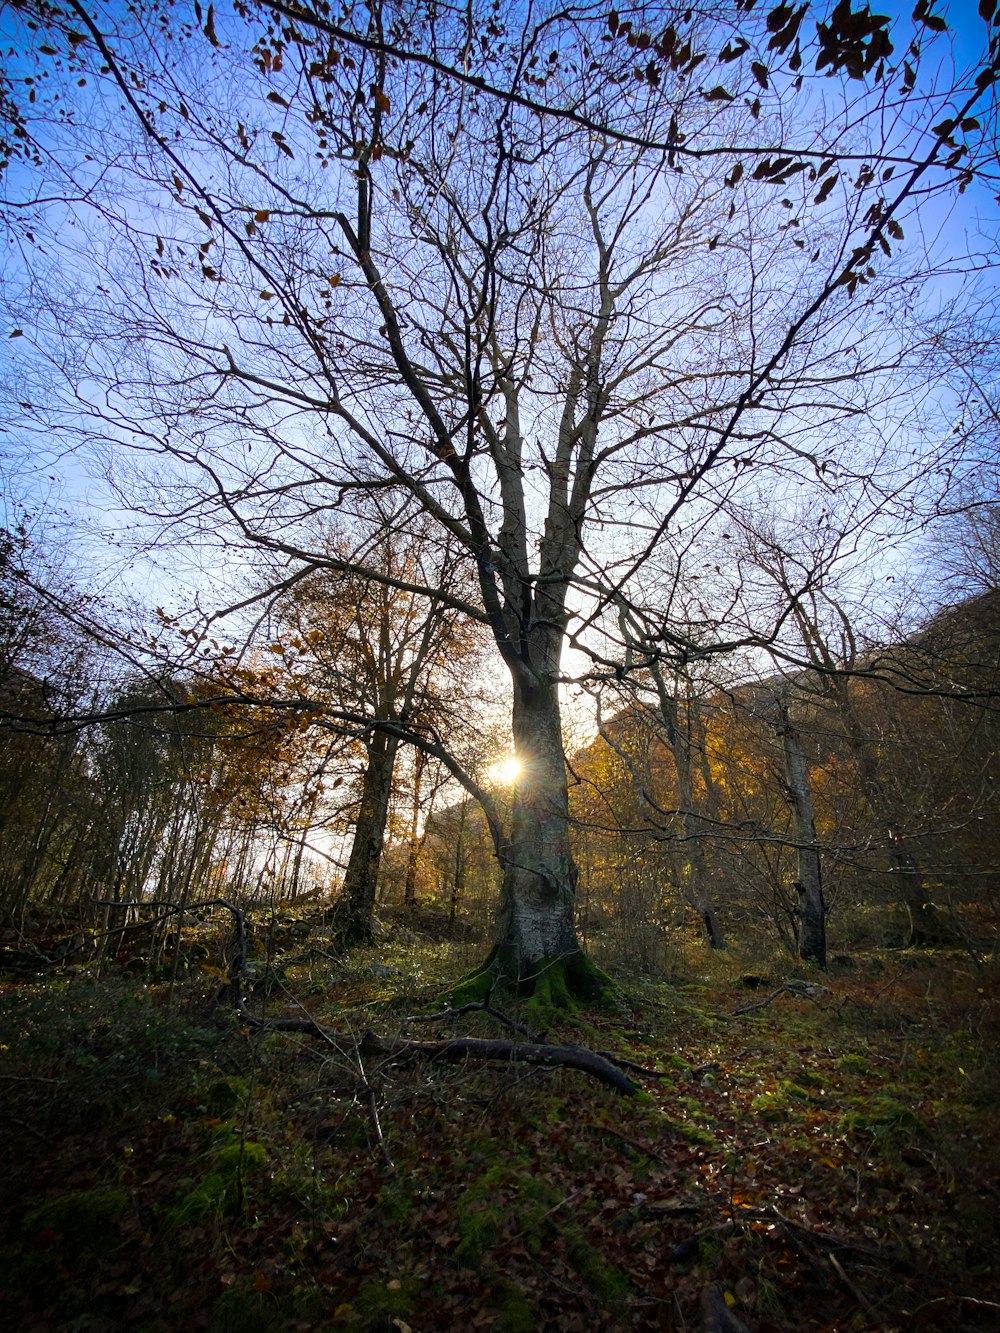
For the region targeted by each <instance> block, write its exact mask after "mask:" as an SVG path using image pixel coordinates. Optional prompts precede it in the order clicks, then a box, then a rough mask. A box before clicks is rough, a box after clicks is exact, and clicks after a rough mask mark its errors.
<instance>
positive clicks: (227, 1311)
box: [208, 1286, 278, 1333]
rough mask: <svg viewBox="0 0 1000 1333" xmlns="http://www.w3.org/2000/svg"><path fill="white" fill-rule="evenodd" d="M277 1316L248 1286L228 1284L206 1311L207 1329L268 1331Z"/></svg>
mask: <svg viewBox="0 0 1000 1333" xmlns="http://www.w3.org/2000/svg"><path fill="white" fill-rule="evenodd" d="M277 1327H278V1320H277V1319H276V1317H275V1315H274V1314H273V1312H272V1311H271V1310H269V1309H268V1308H267V1305H266V1303H265V1300H264V1297H263V1296H262V1295H260V1294H259V1293H258V1292H256V1291H251V1290H250V1289H249V1288H248V1287H244V1286H236V1287H230V1288H229V1289H228V1290H227V1291H224V1292H223V1293H222V1295H221V1296H220V1297H219V1298H218V1300H217V1301H216V1302H215V1303H214V1305H213V1306H212V1308H211V1310H210V1311H209V1314H208V1333H271V1330H272V1329H276V1328H277Z"/></svg>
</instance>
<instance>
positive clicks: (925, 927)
mask: <svg viewBox="0 0 1000 1333" xmlns="http://www.w3.org/2000/svg"><path fill="white" fill-rule="evenodd" d="M837 702H838V705H839V708H840V711H841V716H842V717H843V720H844V725H845V729H846V732H847V737H848V740H849V742H850V745H851V749H852V751H853V753H854V757H855V761H856V762H857V765H858V772H859V774H860V777H861V787H862V790H863V791H864V794H865V799H866V800H867V802H868V806H869V809H870V810H871V812H872V814H873V815H874V816H875V818H876V820H878V821H879V823H880V824H881V826H882V832H883V836H884V838H885V847H886V856H887V859H888V861H889V869H890V872H891V874H892V880H893V883H894V884H895V885H896V887H897V890H898V895H899V901H900V902H901V903H902V904H903V906H904V907H905V909H906V913H907V916H908V917H909V923H910V938H909V940H908V941H907V943H908V944H910V945H927V944H942V943H945V942H947V941H950V940H951V939H952V938H953V933H952V931H951V929H950V928H949V925H948V923H947V921H945V919H944V918H943V917H942V915H941V913H940V912H939V911H938V910H937V908H936V907H935V905H934V903H933V902H931V900H930V895H929V894H928V892H927V888H926V886H925V884H924V877H923V875H922V874H921V872H920V868H919V867H918V865H917V863H916V860H915V859H914V857H913V854H912V852H911V851H910V850H909V848H908V847H907V846H906V842H905V839H904V834H903V832H902V829H901V824H902V820H901V819H900V817H899V814H898V811H897V808H896V801H895V800H894V799H893V796H892V793H891V792H890V791H889V790H888V788H887V786H886V783H885V781H884V780H883V778H882V774H881V773H880V772H879V768H878V764H877V763H876V760H875V756H874V754H873V751H872V743H871V739H870V737H869V736H868V733H867V732H866V731H865V729H864V726H863V724H862V722H861V719H860V718H859V717H858V714H857V712H856V711H855V708H854V704H853V702H852V700H851V699H850V698H849V697H848V694H847V690H846V688H841V689H839V690H838V691H837Z"/></svg>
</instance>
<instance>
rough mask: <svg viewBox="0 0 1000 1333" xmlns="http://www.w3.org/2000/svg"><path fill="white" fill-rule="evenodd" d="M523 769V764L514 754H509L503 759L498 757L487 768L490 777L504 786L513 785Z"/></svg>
mask: <svg viewBox="0 0 1000 1333" xmlns="http://www.w3.org/2000/svg"><path fill="white" fill-rule="evenodd" d="M522 771H523V765H522V763H521V761H520V759H518V758H517V756H516V755H513V754H509V755H507V757H506V758H505V759H500V760H498V761H497V763H495V764H493V765H492V766H491V768H490V770H489V773H490V777H491V778H492V780H493V781H494V782H499V783H501V784H502V785H503V786H505V787H513V785H514V783H515V782H517V780H518V778H519V777H520V776H521V773H522Z"/></svg>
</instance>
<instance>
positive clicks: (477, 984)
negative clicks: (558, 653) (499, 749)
mask: <svg viewBox="0 0 1000 1333" xmlns="http://www.w3.org/2000/svg"><path fill="white" fill-rule="evenodd" d="M513 731H514V750H515V753H516V755H517V757H518V759H519V760H520V761H521V765H522V770H521V775H520V777H519V779H518V782H517V785H516V788H515V791H514V800H513V808H512V811H511V823H510V836H509V838H508V840H507V843H506V845H505V846H504V847H503V849H502V851H501V862H502V865H503V887H502V890H501V899H500V930H499V938H498V941H497V944H496V946H495V947H494V949H493V951H492V953H491V954H490V957H489V958H488V959H487V962H486V964H485V965H484V967H482V968H480V969H479V970H478V971H477V972H476V973H474V974H473V976H472V977H470V978H469V979H468V981H467V982H466V983H465V984H464V985H463V986H462V987H461V988H460V992H459V993H460V994H461V995H462V998H465V996H466V994H467V993H468V995H470V996H471V995H474V994H475V993H477V991H481V990H484V989H485V988H487V987H488V986H491V985H492V984H493V983H494V982H495V981H496V980H499V979H504V980H506V981H508V982H511V983H513V984H515V985H516V986H517V988H518V990H519V991H520V992H521V993H522V994H525V995H530V996H531V997H532V1001H533V1003H534V1004H536V1005H537V1006H538V1007H539V1008H544V1007H545V1006H547V1005H557V1006H563V1005H570V1004H572V1002H573V1000H574V999H584V1000H587V999H596V998H599V996H600V995H601V994H602V992H603V991H604V990H605V988H606V987H607V986H608V985H609V982H608V979H607V977H605V975H604V974H603V973H602V972H601V971H600V969H599V968H597V967H595V966H594V964H593V963H591V962H590V960H589V959H588V958H587V956H586V954H584V953H583V951H582V950H581V948H580V944H579V940H578V939H577V934H576V922H575V906H576V881H577V871H576V865H575V863H574V860H573V851H572V847H571V844H570V828H569V794H568V788H567V782H566V761H565V757H564V752H563V741H562V727H561V722H560V715H559V696H558V687H557V686H556V685H555V684H554V683H546V684H535V685H533V686H532V687H530V688H527V687H525V686H524V685H523V684H522V683H521V682H520V681H519V680H518V679H517V678H516V677H515V681H514V707H513Z"/></svg>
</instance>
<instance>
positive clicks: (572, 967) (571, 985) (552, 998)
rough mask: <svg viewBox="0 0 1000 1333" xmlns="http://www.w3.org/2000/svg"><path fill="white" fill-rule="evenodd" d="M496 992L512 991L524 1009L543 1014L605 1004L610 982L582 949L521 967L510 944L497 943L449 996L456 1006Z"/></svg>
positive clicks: (478, 1001)
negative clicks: (523, 1005)
mask: <svg viewBox="0 0 1000 1333" xmlns="http://www.w3.org/2000/svg"><path fill="white" fill-rule="evenodd" d="M497 992H499V993H501V994H504V993H507V994H513V995H515V996H516V997H518V998H519V999H522V1000H524V1001H525V1007H526V1008H527V1009H528V1010H530V1011H533V1012H535V1013H538V1014H545V1013H549V1012H550V1011H551V1010H554V1009H561V1010H569V1011H572V1010H574V1009H576V1008H577V1007H578V1006H580V1005H584V1006H591V1007H592V1006H600V1005H603V1004H606V1003H607V1001H608V1000H609V999H610V998H611V995H612V994H613V992H614V983H613V982H612V980H611V978H610V977H609V976H608V975H607V973H605V972H602V971H601V969H600V968H599V967H598V966H597V964H596V963H595V962H594V961H593V960H592V959H590V958H588V957H587V955H586V954H585V953H584V952H583V951H582V950H577V952H576V953H574V954H571V955H570V956H569V957H568V958H544V959H542V960H541V961H540V962H538V963H535V964H533V965H531V966H530V967H527V968H525V967H523V965H522V966H520V967H519V966H518V962H517V959H516V956H515V953H514V950H513V949H512V948H511V946H510V945H504V944H497V945H494V947H493V949H492V950H491V951H490V954H489V956H488V957H487V958H486V960H485V962H484V963H482V964H481V965H480V966H479V967H477V968H476V969H475V970H474V971H472V972H470V973H469V974H468V975H467V976H465V977H463V978H462V980H461V981H460V982H459V983H458V985H457V986H456V987H455V988H454V990H453V991H452V992H451V994H450V996H449V999H450V1001H451V1003H452V1004H453V1005H455V1006H456V1007H460V1006H461V1005H464V1004H481V1003H483V1002H485V1001H486V1000H487V999H488V998H489V997H490V996H491V995H494V994H496V993H497Z"/></svg>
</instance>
